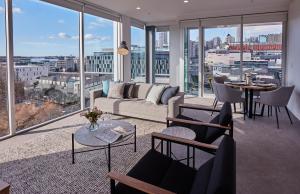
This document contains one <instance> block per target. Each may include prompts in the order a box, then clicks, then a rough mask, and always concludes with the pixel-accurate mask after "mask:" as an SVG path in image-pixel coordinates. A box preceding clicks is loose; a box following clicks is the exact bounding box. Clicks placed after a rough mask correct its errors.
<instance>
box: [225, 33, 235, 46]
mask: <svg viewBox="0 0 300 194" xmlns="http://www.w3.org/2000/svg"><path fill="white" fill-rule="evenodd" d="M225 42H226V43H227V44H230V43H234V42H235V38H234V37H233V36H231V35H230V34H227V36H226V38H225Z"/></svg>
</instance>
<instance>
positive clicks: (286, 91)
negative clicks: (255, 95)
mask: <svg viewBox="0 0 300 194" xmlns="http://www.w3.org/2000/svg"><path fill="white" fill-rule="evenodd" d="M294 88H295V86H284V87H279V88H278V89H276V90H273V91H267V92H261V93H260V98H259V99H255V100H254V113H255V112H256V105H257V103H260V104H263V105H267V106H271V107H274V109H275V114H276V122H277V128H279V121H278V111H280V110H279V107H284V108H285V110H286V113H287V115H288V117H289V120H290V122H291V124H293V121H292V118H291V116H290V113H289V109H288V108H287V105H288V103H289V100H290V98H291V95H292V93H293V90H294ZM254 119H255V114H254Z"/></svg>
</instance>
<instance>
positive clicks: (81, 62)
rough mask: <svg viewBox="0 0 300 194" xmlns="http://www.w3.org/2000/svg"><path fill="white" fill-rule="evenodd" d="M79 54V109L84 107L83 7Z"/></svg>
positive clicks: (80, 18)
mask: <svg viewBox="0 0 300 194" xmlns="http://www.w3.org/2000/svg"><path fill="white" fill-rule="evenodd" d="M79 56H80V99H81V100H80V102H81V103H80V104H81V110H83V109H85V97H84V90H85V75H84V62H85V61H84V7H83V8H82V11H81V12H80V13H79Z"/></svg>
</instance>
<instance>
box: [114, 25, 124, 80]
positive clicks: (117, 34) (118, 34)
mask: <svg viewBox="0 0 300 194" xmlns="http://www.w3.org/2000/svg"><path fill="white" fill-rule="evenodd" d="M113 31H114V48H113V49H114V64H113V74H114V75H113V80H114V81H119V80H121V74H120V72H121V67H123V65H122V64H123V58H122V57H121V56H120V55H118V47H119V45H120V42H121V39H122V23H121V22H116V21H114V22H113Z"/></svg>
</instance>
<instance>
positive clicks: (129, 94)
mask: <svg viewBox="0 0 300 194" xmlns="http://www.w3.org/2000/svg"><path fill="white" fill-rule="evenodd" d="M134 86H135V83H125V85H124V95H123V96H124V98H133V88H134Z"/></svg>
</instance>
